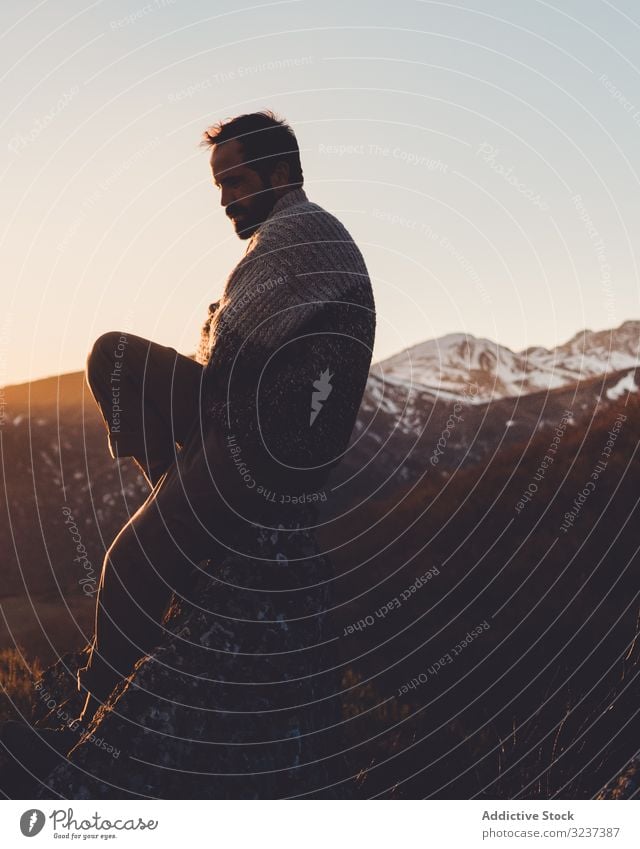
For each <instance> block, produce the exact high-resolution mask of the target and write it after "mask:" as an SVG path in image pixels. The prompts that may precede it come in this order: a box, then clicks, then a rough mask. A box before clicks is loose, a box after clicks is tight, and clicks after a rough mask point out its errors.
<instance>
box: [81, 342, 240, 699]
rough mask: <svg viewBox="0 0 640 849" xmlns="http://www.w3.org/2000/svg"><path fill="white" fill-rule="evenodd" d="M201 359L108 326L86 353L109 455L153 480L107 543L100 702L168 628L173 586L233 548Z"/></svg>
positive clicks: (95, 673) (98, 627) (99, 628)
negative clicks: (131, 462)
mask: <svg viewBox="0 0 640 849" xmlns="http://www.w3.org/2000/svg"><path fill="white" fill-rule="evenodd" d="M203 373H204V369H203V367H202V366H201V365H199V364H198V363H196V362H195V361H194V360H191V359H189V358H188V357H184V356H182V355H180V354H178V353H177V351H175V350H173V349H172V348H165V347H163V346H161V345H157V344H155V343H153V342H149V341H148V340H146V339H142V338H140V337H138V336H132V335H131V334H128V333H117V332H116V333H106V334H104V335H103V336H101V337H100V338H99V339H98V340H97V341H96V343H95V345H94V347H93V349H92V351H91V353H90V355H89V358H88V361H87V381H88V383H89V386H90V387H91V391H92V393H93V395H94V397H95V400H96V402H97V404H98V406H99V408H100V411H101V413H102V416H103V418H104V421H105V424H106V427H107V430H108V441H109V448H110V450H111V454H112V455H113V457H116V458H117V457H124V456H127V457H133V458H134V459H135V460H136V462H137V463H138V464H139V465H140V466H141V467H142V468H143V470H145V472H146V474H147V476H148V478H149V480H150V483H151V484H152V486H153V489H152V491H151V493H150V495H149V497H148V498H147V500H146V501H145V502H144V504H143V505H142V506H141V507H140V508H139V510H138V511H137V512H136V513H135V515H134V516H132V518H131V519H130V520H129V521H128V522H127V523H126V525H125V526H124V527H123V528H122V530H121V531H120V532H119V533H118V535H117V536H116V538H115V540H114V541H113V543H112V544H111V547H110V548H109V550H108V551H107V553H106V556H105V559H104V564H103V568H102V574H101V578H100V584H99V588H98V595H97V604H96V619H95V635H94V638H93V642H92V648H91V653H90V657H89V662H88V664H87V666H86V667H84V668H83V669H81V670H80V671H79V673H78V684H79V687H80V688H81V689H83V690H84V689H86V691H87V692H88V693H89V694H90V695H91V696H92V697H93V700H94V707H95V702H96V701H97V702H100V703H102V702H104V701H105V700H106V698H107V697H108V695H109V694H110V692H111V691H112V690H113V688H114V686H115V685H116V683H117V682H118V681H119V680H120V679H122V678H124V677H127V676H128V675H129V674H130V673H131V671H132V669H133V666H134V664H135V662H136V660H138V659H139V658H140V657H141V656H142V655H144V654H147V653H149V652H150V651H151V650H152V649H153V647H154V646H156V645H157V644H158V643H159V642H160V640H161V637H162V625H161V622H162V619H163V616H164V613H165V612H166V610H167V608H168V605H169V602H170V601H171V596H172V593H173V592H174V591H177V592H182V590H183V588H184V587H185V582H186V581H188V579H189V577H190V576H193V573H194V570H195V567H196V566H197V564H198V563H199V562H200V561H202V560H204V559H207V558H209V557H212V556H215V555H216V554H218V553H220V552H224V551H227V550H228V548H229V546H232V545H233V543H234V541H235V540H236V539H237V533H239V532H240V531H239V523H238V517H237V515H236V514H235V513H234V511H233V510H231V509H229V506H228V504H227V503H226V501H225V500H224V498H222V497H221V495H220V491H219V489H218V486H217V485H216V479H215V477H216V450H217V449H216V445H215V442H214V443H211V440H209V442H207V436H206V435H203V434H204V430H203V422H202V417H201V416H200V393H201V388H202V378H203Z"/></svg>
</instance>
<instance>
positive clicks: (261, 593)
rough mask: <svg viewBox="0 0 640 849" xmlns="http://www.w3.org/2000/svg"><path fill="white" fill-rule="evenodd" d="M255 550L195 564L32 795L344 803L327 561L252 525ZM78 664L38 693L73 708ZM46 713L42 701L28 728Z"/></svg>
mask: <svg viewBox="0 0 640 849" xmlns="http://www.w3.org/2000/svg"><path fill="white" fill-rule="evenodd" d="M255 542H256V545H255V549H254V551H253V552H252V553H251V555H244V554H243V555H238V554H230V555H229V556H228V557H227V558H226V559H225V560H224V561H223V562H221V563H220V562H218V563H216V565H215V568H214V567H213V566H212V564H211V563H208V564H201V569H200V571H199V574H198V575H197V578H196V579H195V581H194V583H193V585H192V587H191V588H190V593H189V598H188V599H185V598H182V599H175V598H174V603H173V605H172V607H171V609H170V611H169V613H168V614H167V617H165V623H164V625H165V629H166V630H165V634H164V638H163V641H162V643H161V644H160V645H158V647H157V648H156V649H155V651H154V652H153V653H152V654H151V655H150V656H148V657H144V658H142V659H141V660H140V661H139V662H138V663H137V665H136V667H135V669H134V670H133V673H132V675H131V676H130V678H129V679H128V680H127V681H125V682H123V683H122V684H121V685H119V686H118V687H117V688H116V690H114V692H113V693H112V695H111V698H110V700H109V702H108V703H107V704H106V705H105V706H104V707H102V708H101V709H100V710H99V711H98V713H97V714H96V716H95V718H94V721H93V722H92V724H91V725H90V726H89V727H88V728H86V729H84V733H82V736H81V738H80V740H79V743H78V744H77V746H76V747H75V748H74V750H73V751H72V753H71V755H70V757H69V759H68V760H66V761H63V762H62V763H61V764H60V765H59V766H57V767H56V768H55V769H54V770H53V772H51V773H50V774H49V775H48V776H47V777H46V779H45V781H44V784H43V785H42V786H41V788H40V792H39V796H40V797H44V798H53V797H55V798H59V797H63V798H70V799H72V798H127V797H130V798H139V797H151V798H212V799H213V798H269V799H272V798H284V797H292V796H311V797H314V798H327V797H329V798H330V797H332V796H333V795H335V796H337V797H339V798H344V797H345V796H347V795H349V786H350V782H349V781H346V782H345V781H344V779H345V772H344V767H343V766H342V756H341V755H340V751H341V745H340V706H339V701H340V694H339V684H340V676H339V674H338V672H337V670H336V669H335V664H334V662H333V661H332V645H333V644H334V642H335V640H334V637H333V635H332V633H331V630H330V625H329V619H328V617H329V607H330V586H331V578H332V574H331V566H330V562H329V561H328V559H327V558H325V557H322V556H320V555H319V554H318V553H317V550H316V548H315V546H314V541H313V538H312V536H311V535H310V533H309V532H307V531H306V530H304V529H300V528H297V529H296V530H294V531H286V530H284V529H283V528H282V527H281V528H280V529H279V530H277V531H276V530H266V529H260V531H259V533H258V534H257V538H256V541H255ZM203 566H204V568H202V567H203ZM83 662H84V658H83V656H82V655H81V654H78V655H76V656H67V657H66V658H63V659H62V660H61V661H60V662H59V663H58V664H56V666H55V667H53V668H51V669H49V670H47V672H46V673H45V675H44V676H43V680H42V682H41V684H42V687H41V688H40V689H41V691H45V690H46V691H48V692H49V694H50V695H52V697H53V698H54V699H56V700H58V701H59V702H62V701H63V700H64V699H65V698H66V697H67V696H69V695H70V696H72V698H73V697H74V695H73V694H74V686H75V679H74V674H75V670H76V669H77V667H78V665H81V664H82V663H83ZM65 667H66V668H65ZM45 711H46V707H45V706H44V702H43V706H42V708H38V713H39V715H37V716H36V717H35V719H41V718H42V716H43V715H44V712H45ZM341 766H342V768H341ZM334 782H338V783H337V784H336V786H335V787H334V788H332V787H331V785H332V784H333V783H334ZM340 782H341V783H340Z"/></svg>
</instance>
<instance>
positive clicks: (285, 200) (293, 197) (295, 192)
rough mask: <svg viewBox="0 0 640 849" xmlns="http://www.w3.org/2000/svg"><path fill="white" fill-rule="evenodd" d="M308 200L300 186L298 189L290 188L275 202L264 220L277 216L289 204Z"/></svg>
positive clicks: (287, 207) (293, 204)
mask: <svg viewBox="0 0 640 849" xmlns="http://www.w3.org/2000/svg"><path fill="white" fill-rule="evenodd" d="M308 200H309V198H308V197H307V195H306V192H305V190H304V189H303V188H302V186H300V188H298V189H290V190H289V191H288V192H287V193H286V195H282V197H281V198H280V199H279V200H277V201H276V202H275V204H274V205H273V208H272V210H271V212H270V213H269V215H268V216H267V218H266V219H265V221H269V219H270V218H274V217H275V218H277V217H278V214H279V213H281V212H283V211H284V210H285V209H289V207H290V206H296V205H297V204H299V203H304V202H305V201H308Z"/></svg>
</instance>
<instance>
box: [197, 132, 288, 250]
mask: <svg viewBox="0 0 640 849" xmlns="http://www.w3.org/2000/svg"><path fill="white" fill-rule="evenodd" d="M211 171H212V173H213V182H214V183H215V185H216V186H218V188H219V189H220V190H221V197H220V203H221V204H222V206H223V207H224V208H225V212H226V214H227V216H228V217H229V218H230V219H231V220H232V221H233V226H234V227H235V231H236V233H237V235H238V237H239V238H240V239H248V238H249V237H250V236H252V235H253V233H255V231H256V230H257V229H258V227H259V226H260V225H261V224H262V222H263V221H264V220H265V218H266V217H267V216H268V215H269V213H270V212H271V210H272V209H273V206H274V204H275V202H276V195H275V191H274V189H273V187H272V185H271V181H270V180H269V181H268V182H267V181H263V178H262V177H261V176H260V174H259V173H258V172H257V171H256V170H255V169H254V168H251V167H250V166H249V165H245V164H244V150H243V148H242V143H241V142H239V141H237V140H236V139H233V140H231V141H227V142H224V143H223V144H219V145H215V147H214V148H213V153H212V155H211Z"/></svg>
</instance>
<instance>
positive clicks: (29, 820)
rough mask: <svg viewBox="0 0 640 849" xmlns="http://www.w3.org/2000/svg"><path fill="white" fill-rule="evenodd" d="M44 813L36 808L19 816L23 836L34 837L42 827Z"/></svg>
mask: <svg viewBox="0 0 640 849" xmlns="http://www.w3.org/2000/svg"><path fill="white" fill-rule="evenodd" d="M45 819H46V817H45V815H44V814H43V812H42V811H39V810H38V809H37V808H31V810H29V811H25V812H24V814H23V815H22V816H21V817H20V831H21V832H22V833H23V834H24V836H25V837H35V836H36V834H40V832H41V831H42V829H43V827H44V822H45Z"/></svg>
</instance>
